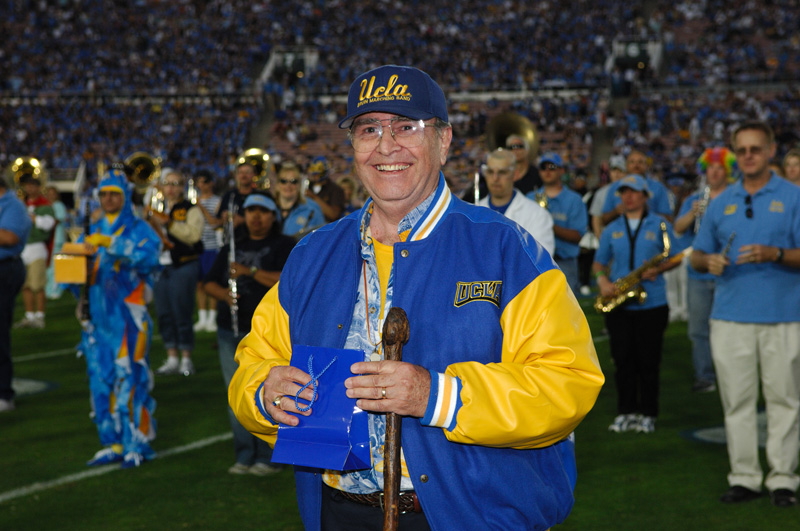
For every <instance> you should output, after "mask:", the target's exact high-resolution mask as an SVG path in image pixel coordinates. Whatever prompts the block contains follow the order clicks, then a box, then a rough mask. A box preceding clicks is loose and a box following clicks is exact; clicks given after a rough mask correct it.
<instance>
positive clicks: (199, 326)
mask: <svg viewBox="0 0 800 531" xmlns="http://www.w3.org/2000/svg"><path fill="white" fill-rule="evenodd" d="M193 329H194V331H195V332H205V331H206V322H205V321H197V322H196V323H195V324H194V327H193Z"/></svg>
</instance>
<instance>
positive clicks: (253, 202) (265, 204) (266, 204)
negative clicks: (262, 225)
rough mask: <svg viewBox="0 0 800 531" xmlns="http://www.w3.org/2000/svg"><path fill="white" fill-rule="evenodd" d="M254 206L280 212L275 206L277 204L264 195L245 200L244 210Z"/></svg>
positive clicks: (249, 196) (252, 195)
mask: <svg viewBox="0 0 800 531" xmlns="http://www.w3.org/2000/svg"><path fill="white" fill-rule="evenodd" d="M253 206H257V207H261V208H266V209H267V210H271V211H273V212H277V211H278V207H276V206H275V202H274V201H273V200H272V199H270V198H269V197H267V196H265V195H263V194H250V195H248V196H247V199H245V200H244V205H243V206H242V208H245V209H248V208H250V207H253Z"/></svg>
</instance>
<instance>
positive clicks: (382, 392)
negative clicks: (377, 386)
mask: <svg viewBox="0 0 800 531" xmlns="http://www.w3.org/2000/svg"><path fill="white" fill-rule="evenodd" d="M381 398H386V388H385V387H381Z"/></svg>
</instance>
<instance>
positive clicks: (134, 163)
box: [125, 151, 161, 194]
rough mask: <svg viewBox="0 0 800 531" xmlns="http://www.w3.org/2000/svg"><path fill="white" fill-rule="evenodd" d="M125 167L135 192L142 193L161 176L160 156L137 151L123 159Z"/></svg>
mask: <svg viewBox="0 0 800 531" xmlns="http://www.w3.org/2000/svg"><path fill="white" fill-rule="evenodd" d="M125 169H126V171H125V173H126V175H127V176H128V179H129V180H130V181H131V182H132V183H133V187H134V189H135V190H136V192H137V193H139V194H144V193H145V191H146V190H147V189H148V188H149V187H150V186H151V185H152V184H153V183H155V182H158V179H159V177H161V157H154V156H153V155H150V154H149V153H145V152H144V151H137V152H136V153H133V154H132V155H131V156H129V157H128V158H127V159H125Z"/></svg>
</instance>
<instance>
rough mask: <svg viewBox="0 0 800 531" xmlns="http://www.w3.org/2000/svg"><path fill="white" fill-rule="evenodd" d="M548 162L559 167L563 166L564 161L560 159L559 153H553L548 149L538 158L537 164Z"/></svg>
mask: <svg viewBox="0 0 800 531" xmlns="http://www.w3.org/2000/svg"><path fill="white" fill-rule="evenodd" d="M548 162H549V163H550V164H555V165H556V166H558V167H559V168H563V167H564V161H563V160H561V155H559V154H558V153H553V152H552V151H549V152H547V153H545V154H544V155H542V157H541V158H540V159H539V164H540V165H541V164H545V163H548Z"/></svg>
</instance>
